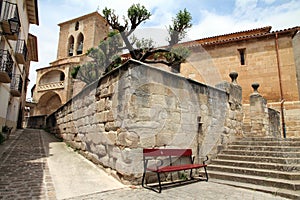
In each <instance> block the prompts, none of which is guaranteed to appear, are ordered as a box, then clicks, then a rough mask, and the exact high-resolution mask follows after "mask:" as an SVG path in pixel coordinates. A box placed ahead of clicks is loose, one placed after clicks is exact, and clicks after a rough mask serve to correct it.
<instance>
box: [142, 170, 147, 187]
mask: <svg viewBox="0 0 300 200" xmlns="http://www.w3.org/2000/svg"><path fill="white" fill-rule="evenodd" d="M145 176H146V172H144V173H143V178H142V187H144V181H145Z"/></svg>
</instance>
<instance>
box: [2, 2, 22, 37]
mask: <svg viewBox="0 0 300 200" xmlns="http://www.w3.org/2000/svg"><path fill="white" fill-rule="evenodd" d="M0 3H1V5H0V21H1V24H2V23H3V22H7V23H6V24H7V25H9V29H10V30H9V29H6V28H5V27H4V29H5V30H4V34H14V33H19V31H20V26H21V23H20V18H19V11H18V7H17V4H15V3H11V2H8V1H0ZM4 24H5V23H3V24H2V25H4Z"/></svg>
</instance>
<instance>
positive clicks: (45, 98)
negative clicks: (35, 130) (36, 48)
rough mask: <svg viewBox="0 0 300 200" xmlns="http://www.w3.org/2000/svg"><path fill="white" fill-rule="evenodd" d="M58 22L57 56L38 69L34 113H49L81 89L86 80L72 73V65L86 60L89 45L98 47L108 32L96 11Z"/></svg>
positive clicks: (104, 22)
mask: <svg viewBox="0 0 300 200" xmlns="http://www.w3.org/2000/svg"><path fill="white" fill-rule="evenodd" d="M58 26H59V27H60V32H59V41H58V48H57V58H56V60H55V61H53V62H51V63H50V66H47V67H43V68H40V69H38V70H37V81H36V86H35V88H34V92H33V99H34V101H35V102H36V106H35V108H34V111H33V115H49V114H51V113H52V112H54V111H55V110H56V109H57V108H59V107H60V106H62V105H63V104H65V103H66V102H67V101H68V100H69V99H70V98H72V97H73V96H74V95H76V94H77V93H78V92H80V91H81V90H82V88H83V87H84V86H85V83H83V82H81V81H78V80H76V79H73V78H72V77H71V71H72V68H73V67H75V66H78V65H81V64H82V63H83V62H84V61H86V60H87V56H86V52H87V51H88V49H90V48H92V47H97V46H98V45H99V43H100V42H101V41H102V40H103V39H104V38H105V37H106V36H107V34H108V32H109V25H108V23H107V22H106V20H105V19H104V18H103V17H102V16H101V15H100V14H99V13H98V12H92V13H90V14H87V15H84V16H81V17H78V18H75V19H72V20H69V21H66V22H62V23H60V24H58ZM50 105H51V106H50Z"/></svg>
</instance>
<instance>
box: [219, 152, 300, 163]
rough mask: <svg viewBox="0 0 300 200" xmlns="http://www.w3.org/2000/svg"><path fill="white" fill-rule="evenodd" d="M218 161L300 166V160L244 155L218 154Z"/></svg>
mask: <svg viewBox="0 0 300 200" xmlns="http://www.w3.org/2000/svg"><path fill="white" fill-rule="evenodd" d="M217 158H218V159H222V160H234V161H235V160H241V161H251V162H257V163H260V162H263V163H265V162H267V163H278V164H291V165H293V164H300V158H282V157H268V156H260V157H257V156H245V155H231V154H218V156H217Z"/></svg>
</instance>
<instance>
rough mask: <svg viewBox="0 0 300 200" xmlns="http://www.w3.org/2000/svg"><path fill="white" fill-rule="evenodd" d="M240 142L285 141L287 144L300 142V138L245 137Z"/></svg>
mask: <svg viewBox="0 0 300 200" xmlns="http://www.w3.org/2000/svg"><path fill="white" fill-rule="evenodd" d="M240 141H275V142H277V141H287V142H300V138H263V137H245V138H242V139H241V140H240Z"/></svg>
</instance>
